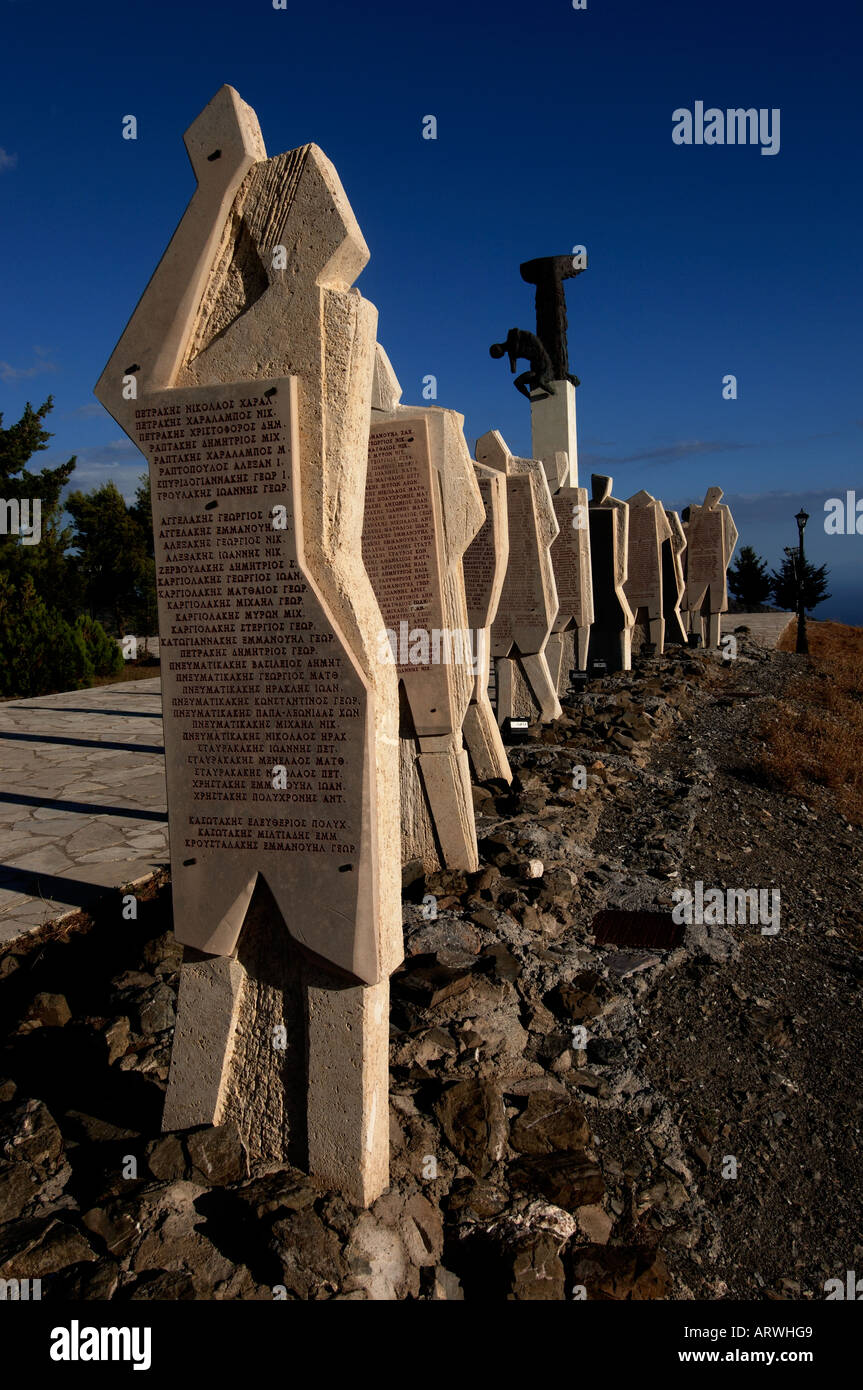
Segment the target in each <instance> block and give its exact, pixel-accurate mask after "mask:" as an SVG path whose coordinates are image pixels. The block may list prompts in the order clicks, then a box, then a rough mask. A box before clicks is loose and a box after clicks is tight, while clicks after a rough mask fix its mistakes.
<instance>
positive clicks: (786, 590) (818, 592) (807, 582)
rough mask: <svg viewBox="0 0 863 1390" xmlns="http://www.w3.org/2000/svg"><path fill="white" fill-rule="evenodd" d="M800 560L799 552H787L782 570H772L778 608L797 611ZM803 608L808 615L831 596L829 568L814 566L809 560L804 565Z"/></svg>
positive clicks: (771, 580) (774, 594)
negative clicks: (828, 580) (828, 587)
mask: <svg viewBox="0 0 863 1390" xmlns="http://www.w3.org/2000/svg"><path fill="white" fill-rule="evenodd" d="M798 565H799V559H798V554H797V550H796V549H794V550H791V549H788V550H786V551H785V559H784V560H783V561H782V568H781V569H779V570H772V571H771V575H770V583H771V588H772V591H773V598H774V600H775V602H776V605H777V607H778V608H784V609H787V610H790V611H791V612H796V611H797V595H798V578H797V567H798ZM802 587H803V607H804V608H805V610H806V611H807V613H808V612H809V611H810V610H811V609H813V608H815V607H816V606H817V605H818V604H819V603H823V602H824V600H825V599H828V598H829V597H830V595H829V594H828V592H827V566H826V565H813V564H812V563H811V562H810V561H809V560H805V561H804V563H803V586H802Z"/></svg>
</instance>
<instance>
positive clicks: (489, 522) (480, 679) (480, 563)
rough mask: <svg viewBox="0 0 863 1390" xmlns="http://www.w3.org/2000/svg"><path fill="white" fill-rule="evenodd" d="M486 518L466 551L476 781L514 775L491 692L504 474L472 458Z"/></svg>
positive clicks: (504, 552) (504, 555)
mask: <svg viewBox="0 0 863 1390" xmlns="http://www.w3.org/2000/svg"><path fill="white" fill-rule="evenodd" d="M474 472H475V473H476V479H477V482H478V483H479V489H480V493H481V495H482V500H483V505H484V507H485V521H484V522H483V524H482V526H481V527H480V529H479V531H477V533H476V535H475V536H474V538H473V540H472V541H471V543H470V545H469V546H468V548H467V550H466V551H465V554H464V562H463V564H464V585H465V593H466V595H467V615H468V622H469V623H470V626H471V629H472V630H473V631H474V632H475V633H477V640H478V650H477V662H476V678H475V680H474V686H473V692H472V694H471V700H470V704H469V706H468V711H467V714H466V715H465V720H464V741H465V744H466V745H467V751H468V753H469V755H470V760H471V763H472V764H473V771H474V776H475V777H476V779H477V781H478V782H488V781H492V780H494V779H498V780H500V781H503V782H511V781H512V768H511V767H510V765H509V758H508V757H507V755H506V748H505V747H504V743H503V739H502V738H501V735H500V727H499V725H498V723H497V720H496V718H495V713H494V710H493V709H492V706H491V700H490V699H489V695H488V685H489V676H490V669H491V627H492V623H493V622H494V620H495V618H496V616H497V610H498V605H499V603H500V595H501V591H502V590H503V582H504V579H505V577H506V568H507V563H508V561H509V526H508V520H507V517H508V513H507V502H506V487H507V481H506V474H505V473H499V472H498V471H497V470H496V469H494V468H486V467H485V466H484V465H483V464H481V463H475V464H474Z"/></svg>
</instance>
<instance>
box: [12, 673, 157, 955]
mask: <svg viewBox="0 0 863 1390" xmlns="http://www.w3.org/2000/svg"><path fill="white" fill-rule="evenodd" d="M167 863H168V822H167V812H166V803H165V759H164V748H163V742H162V697H161V689H160V681H159V679H158V677H156V678H155V679H153V680H144V681H127V682H123V683H122V684H119V685H108V686H100V687H97V688H96V689H93V690H73V691H69V692H67V693H65V694H61V695H42V696H39V697H38V698H36V699H25V700H11V701H7V702H5V703H3V704H0V941H8V940H11V939H12V938H13V937H16V936H19V935H21V934H22V933H24V932H28V931H33V930H35V928H37V927H40V926H43V925H44V924H45V923H46V922H52V921H56V920H58V919H59V918H61V917H64V916H66V915H68V914H69V913H73V912H78V911H79V910H80V909H81V908H83V907H87V906H88V905H90V904H92V903H93V902H95V900H96V899H97V898H99V897H101V896H103V895H104V894H105V892H106V891H110V890H112V889H116V888H121V887H125V886H126V885H132V884H136V883H140V882H141V881H146V880H147V879H148V878H149V877H151V876H152V875H153V873H154V872H156V871H157V870H158V869H160V868H162V867H164V866H166V865H167Z"/></svg>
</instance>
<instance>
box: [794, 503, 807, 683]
mask: <svg viewBox="0 0 863 1390" xmlns="http://www.w3.org/2000/svg"><path fill="white" fill-rule="evenodd" d="M794 520H795V521H796V522H797V534H798V536H799V537H800V542H799V545H798V547H797V645H796V647H795V649H794V650H795V651H797V652H803V653H804V655H805V656H808V655H809V641H808V638H807V636H806V609H805V607H804V604H803V585H804V582H805V579H806V562H805V560H804V557H803V532H804V531H805V529H806V523H807V521H808V520H809V513H808V512H805V511H804V510H803V508H802V507H801V508H800V511H799V512H798V513H797V515H796V517H795V518H794Z"/></svg>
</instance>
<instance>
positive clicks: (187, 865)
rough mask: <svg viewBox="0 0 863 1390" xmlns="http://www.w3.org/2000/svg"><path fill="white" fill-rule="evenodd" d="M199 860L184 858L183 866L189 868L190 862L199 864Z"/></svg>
mask: <svg viewBox="0 0 863 1390" xmlns="http://www.w3.org/2000/svg"><path fill="white" fill-rule="evenodd" d="M197 862H198V861H197V859H184V860H183V868H184V869H188V867H189V865H190V864H197Z"/></svg>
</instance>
